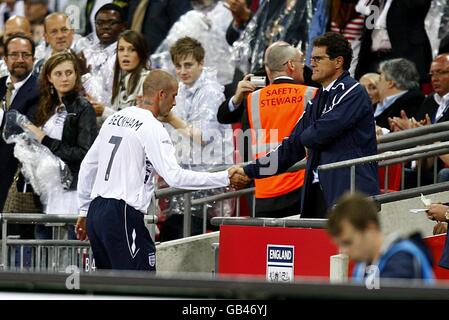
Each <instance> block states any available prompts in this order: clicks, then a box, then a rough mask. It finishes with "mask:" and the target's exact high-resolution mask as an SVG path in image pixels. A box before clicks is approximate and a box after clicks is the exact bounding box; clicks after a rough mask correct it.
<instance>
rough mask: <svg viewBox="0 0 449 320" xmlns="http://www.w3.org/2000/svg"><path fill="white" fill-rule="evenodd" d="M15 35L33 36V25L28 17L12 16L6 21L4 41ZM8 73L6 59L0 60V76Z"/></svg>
mask: <svg viewBox="0 0 449 320" xmlns="http://www.w3.org/2000/svg"><path fill="white" fill-rule="evenodd" d="M13 35H22V36H31V25H30V22H29V21H28V19H27V18H25V17H20V16H12V17H11V18H9V19H8V20H7V21H6V23H5V30H4V33H3V41H4V42H6V41H7V40H8V38H10V37H11V36H13ZM8 75H9V71H8V66H7V65H6V63H5V60H0V78H1V77H5V76H8Z"/></svg>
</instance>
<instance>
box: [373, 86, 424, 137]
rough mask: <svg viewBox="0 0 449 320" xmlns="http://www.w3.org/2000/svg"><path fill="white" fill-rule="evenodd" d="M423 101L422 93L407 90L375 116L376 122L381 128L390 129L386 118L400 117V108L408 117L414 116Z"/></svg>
mask: <svg viewBox="0 0 449 320" xmlns="http://www.w3.org/2000/svg"><path fill="white" fill-rule="evenodd" d="M423 101H424V95H423V94H422V92H421V91H419V90H409V91H408V92H406V93H405V94H404V95H403V96H401V97H400V98H399V99H397V100H396V101H395V102H394V103H393V104H392V105H391V106H390V107H388V109H387V110H384V112H382V113H381V114H380V115H378V116H377V117H376V119H375V120H376V124H377V125H378V126H381V127H383V128H387V129H390V125H389V124H388V118H390V117H400V116H401V110H404V111H405V112H406V113H407V116H408V117H409V118H411V117H415V116H416V115H417V114H418V111H419V109H420V107H421V105H422V102H423Z"/></svg>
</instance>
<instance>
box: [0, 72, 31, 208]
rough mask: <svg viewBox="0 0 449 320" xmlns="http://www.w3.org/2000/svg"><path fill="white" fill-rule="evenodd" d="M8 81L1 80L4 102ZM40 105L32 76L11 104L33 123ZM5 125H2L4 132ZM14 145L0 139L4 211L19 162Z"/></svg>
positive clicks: (0, 189) (0, 95)
mask: <svg viewBox="0 0 449 320" xmlns="http://www.w3.org/2000/svg"><path fill="white" fill-rule="evenodd" d="M6 79H7V77H3V78H1V79H0V98H1V99H2V100H3V99H4V98H5V94H6ZM38 104H39V91H38V87H37V78H36V77H35V76H33V75H32V76H31V77H30V78H29V79H28V80H27V81H26V82H25V84H24V85H23V86H22V87H21V88H20V89H19V91H18V92H17V94H16V96H15V97H14V100H13V101H12V103H11V107H10V110H11V109H14V110H17V111H18V112H20V113H21V114H24V115H25V116H27V117H28V119H30V120H31V121H33V120H34V117H35V115H36V112H37V109H38ZM3 126H4V123H2V124H1V131H2V132H3ZM13 150H14V145H11V144H6V142H5V141H4V140H3V138H1V139H0V159H1V161H0V208H2V209H3V205H4V204H5V200H6V196H7V195H8V190H9V187H10V186H11V183H12V180H13V178H14V174H15V172H16V171H17V165H18V161H17V159H16V158H15V157H14V154H13Z"/></svg>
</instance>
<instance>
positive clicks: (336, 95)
mask: <svg viewBox="0 0 449 320" xmlns="http://www.w3.org/2000/svg"><path fill="white" fill-rule="evenodd" d="M351 60H352V49H351V45H350V43H349V42H348V41H347V40H346V39H345V38H344V37H343V36H342V35H341V34H337V33H334V32H328V33H325V34H324V35H322V36H320V37H318V38H316V39H315V40H314V42H313V50H312V69H313V74H312V80H314V81H317V82H319V83H320V84H321V85H322V88H320V90H319V91H318V93H317V94H316V96H315V98H314V99H313V100H312V101H310V102H309V103H308V105H307V107H306V110H305V112H304V115H303V116H302V117H301V119H300V120H299V122H298V124H297V125H296V127H295V128H294V130H293V132H292V134H291V135H290V136H289V137H288V138H286V139H284V140H283V141H282V143H281V144H280V145H279V146H277V147H276V148H275V149H274V150H273V151H271V152H270V153H268V154H267V155H266V156H265V157H262V158H259V159H257V160H256V161H255V162H253V163H251V164H249V165H247V166H245V167H244V168H240V170H239V173H240V174H242V175H246V176H248V177H249V178H264V177H268V176H273V175H276V174H280V173H284V172H286V171H287V170H288V169H289V168H290V167H291V166H292V165H293V164H295V163H296V162H298V161H300V160H301V159H303V158H304V157H305V156H306V154H307V165H306V175H305V178H304V186H303V192H302V201H301V211H300V212H301V218H324V217H325V216H326V213H327V209H328V208H329V207H331V206H332V205H333V204H335V202H336V201H337V199H338V198H339V197H340V196H341V195H342V194H343V193H344V192H345V191H347V190H349V189H350V181H351V180H350V168H341V169H334V170H329V171H318V167H319V166H321V165H325V164H330V163H334V162H339V161H344V160H351V159H355V158H361V157H366V156H370V155H375V154H377V143H376V134H375V127H374V117H373V110H372V107H371V102H370V99H369V97H368V94H367V93H366V91H365V89H364V88H363V87H362V86H361V85H360V84H359V83H358V82H357V81H355V80H354V79H353V78H351V77H350V75H349V72H348V70H349V68H350V66H351ZM306 149H307V151H306ZM355 189H357V190H359V191H361V192H364V193H366V194H367V195H374V194H378V193H379V184H378V178H377V164H374V163H370V164H364V165H359V166H357V167H356V168H355Z"/></svg>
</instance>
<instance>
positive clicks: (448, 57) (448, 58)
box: [433, 53, 449, 63]
mask: <svg viewBox="0 0 449 320" xmlns="http://www.w3.org/2000/svg"><path fill="white" fill-rule="evenodd" d="M433 61H434V62H440V63H449V53H443V54H439V55H437V56H436V57H435V59H433Z"/></svg>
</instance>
